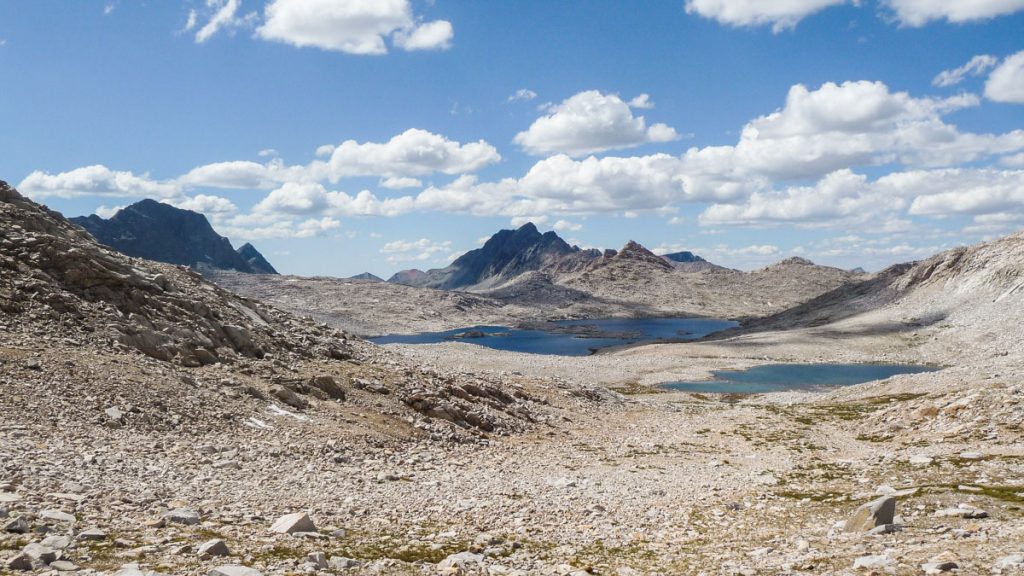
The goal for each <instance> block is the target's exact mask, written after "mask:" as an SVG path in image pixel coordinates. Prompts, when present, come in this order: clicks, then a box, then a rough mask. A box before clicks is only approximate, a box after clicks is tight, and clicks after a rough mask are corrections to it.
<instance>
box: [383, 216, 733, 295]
mask: <svg viewBox="0 0 1024 576" xmlns="http://www.w3.org/2000/svg"><path fill="white" fill-rule="evenodd" d="M609 259H617V261H623V260H631V261H639V260H646V261H647V262H648V263H649V264H652V265H654V266H655V267H660V268H663V269H666V270H668V269H672V268H673V266H676V265H681V266H682V267H685V268H686V269H687V270H693V271H695V270H701V269H709V268H718V266H716V265H714V264H712V263H710V262H708V261H707V260H705V259H703V258H701V257H700V256H697V255H696V254H694V253H693V252H675V253H672V254H666V255H664V256H657V255H655V254H654V253H652V252H651V251H649V250H647V249H646V248H644V247H643V246H641V245H640V244H638V243H636V242H633V241H630V242H629V243H627V244H626V246H624V247H623V248H622V250H604V251H601V250H595V249H589V250H584V249H581V248H579V247H578V246H570V245H569V243H568V242H566V241H565V240H563V239H562V238H560V237H559V236H558V234H557V233H555V232H553V231H552V232H545V233H543V234H542V233H541V232H540V231H539V230H538V229H537V226H535V225H534V224H533V223H532V222H529V223H526V224H524V225H522V226H521V227H520V228H518V229H516V230H501V231H500V232H498V233H497V234H495V235H493V236H491V238H490V239H488V240H487V242H485V243H484V245H483V247H481V248H477V249H475V250H470V251H469V252H466V253H465V254H463V255H462V256H460V257H459V258H457V259H456V260H455V261H454V262H452V263H451V265H449V266H447V267H445V268H438V269H433V270H428V271H426V272H424V271H422V270H416V269H412V270H403V271H401V272H398V273H397V274H395V275H394V276H392V277H391V278H390V279H389V280H388V282H393V283H397V284H406V285H409V286H418V287H424V288H436V289H439V290H488V289H493V288H498V287H500V286H502V285H503V284H505V283H507V282H510V281H512V280H514V279H515V278H517V277H519V276H521V275H522V274H524V273H527V272H548V273H552V274H567V273H572V272H578V271H581V270H585V269H587V268H588V267H591V266H594V265H600V264H599V263H600V262H602V261H603V260H609Z"/></svg>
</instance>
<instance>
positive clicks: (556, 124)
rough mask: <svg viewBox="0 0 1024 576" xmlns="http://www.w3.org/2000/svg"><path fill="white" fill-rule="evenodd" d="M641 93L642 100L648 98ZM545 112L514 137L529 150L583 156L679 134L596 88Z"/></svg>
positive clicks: (661, 139)
mask: <svg viewBox="0 0 1024 576" xmlns="http://www.w3.org/2000/svg"><path fill="white" fill-rule="evenodd" d="M644 96H645V97H644V98H642V99H641V100H640V102H641V103H642V104H646V103H647V102H648V100H647V98H646V95H644ZM548 112H549V113H548V114H547V115H545V116H542V117H540V118H538V119H537V120H535V121H534V122H533V124H532V125H531V126H530V128H529V129H527V130H526V131H524V132H520V133H519V134H517V135H516V137H515V139H514V142H515V143H516V144H518V145H520V146H521V147H522V148H523V149H524V150H525V151H527V152H529V153H530V154H536V155H545V154H567V155H569V156H586V155H588V154H593V153H597V152H604V151H607V150H618V149H623V148H632V147H634V146H639V145H641V144H646V143H649V142H669V141H672V140H676V139H678V138H679V134H677V133H676V131H675V130H674V129H673V128H671V127H669V126H667V125H665V124H653V125H651V126H648V125H647V121H646V119H645V118H644V117H643V116H634V115H633V111H632V110H631V109H630V105H629V104H627V103H626V102H623V101H622V99H621V98H619V96H617V95H615V94H602V93H601V92H599V91H597V90H588V91H586V92H580V93H579V94H576V95H574V96H572V97H570V98H568V99H567V100H565V101H564V102H562V103H561V104H557V105H554V106H551V107H550V108H549V109H548Z"/></svg>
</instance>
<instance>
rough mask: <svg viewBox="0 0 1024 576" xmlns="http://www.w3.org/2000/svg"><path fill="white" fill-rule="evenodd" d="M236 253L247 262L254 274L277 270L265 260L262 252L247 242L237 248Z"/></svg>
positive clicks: (269, 272) (270, 272) (273, 272)
mask: <svg viewBox="0 0 1024 576" xmlns="http://www.w3.org/2000/svg"><path fill="white" fill-rule="evenodd" d="M238 255H239V256H241V257H242V258H243V259H244V260H245V261H246V262H247V263H248V264H249V267H250V268H252V271H253V272H254V273H255V274H277V270H275V269H274V267H273V266H271V265H270V262H267V259H266V258H264V257H263V254H260V252H259V250H257V249H256V247H255V246H253V245H252V244H250V243H248V242H246V243H245V244H242V246H241V247H240V248H239V249H238Z"/></svg>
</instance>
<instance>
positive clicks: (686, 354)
mask: <svg viewBox="0 0 1024 576" xmlns="http://www.w3.org/2000/svg"><path fill="white" fill-rule="evenodd" d="M1022 242H1024V240H1022V238H1020V237H1010V238H1008V239H1004V240H1001V241H997V242H994V243H992V244H990V245H983V246H982V247H980V248H976V249H972V250H973V251H968V252H963V253H959V254H955V255H950V254H946V255H940V256H939V257H936V258H937V259H936V260H935V261H934V262H925V263H922V264H921V265H919V266H925V267H930V269H931V270H930V271H929V272H928V273H927V274H924V273H923V272H922V270H921V269H915V270H916V271H911V272H909V273H908V274H910V276H900V278H899V279H897V280H896V281H894V283H893V284H891V285H888V286H891V291H890V292H889V293H887V294H888V296H886V298H885V299H884V301H882V302H875V300H872V302H874V304H872V305H871V306H868V305H867V303H866V301H865V300H856V301H855V302H854V303H853V304H851V303H850V301H846V302H847V304H846V305H844V306H836V307H834V309H836V310H839V309H841V310H845V311H849V312H850V314H849V315H847V316H843V315H842V314H840V313H838V312H830V313H829V314H831V317H830V318H829V321H828V322H820V321H815V322H805V323H803V324H801V318H803V316H801V317H797V318H792V317H789V316H786V317H785V318H783V319H782V320H778V323H777V324H776V325H773V326H771V327H770V329H764V330H748V331H746V332H745V331H743V330H740V331H737V332H736V333H735V334H729V335H726V336H727V337H724V338H722V339H719V340H714V341H706V342H697V343H688V344H670V345H657V346H645V347H640V348H634V349H629V350H624V351H619V352H615V353H612V354H601V355H597V356H593V357H584V358H573V359H566V358H553V357H547V356H527V355H522V354H514V353H508V352H498V351H494V350H487V349H483V348H480V347H476V346H473V345H471V344H465V343H446V344H440V345H430V346H419V347H411V346H390V347H379V346H374V345H371V344H368V343H365V342H363V341H362V340H360V339H358V338H356V337H353V336H351V335H350V334H347V333H345V332H343V331H341V330H340V329H339V328H338V327H337V326H333V325H326V324H321V323H319V322H318V321H315V320H313V319H311V318H307V317H303V316H302V315H301V314H300V315H293V314H291V313H286V312H283V311H281V310H279V309H277V308H274V307H271V306H269V305H266V304H263V303H260V302H257V301H254V300H250V299H247V298H244V297H240V296H237V295H234V294H232V293H230V292H228V291H226V290H223V289H221V288H219V287H217V286H216V285H213V284H210V283H209V282H207V281H205V280H204V279H203V278H202V277H201V276H199V275H198V274H196V273H195V272H193V271H190V270H188V269H184V268H180V267H176V266H170V265H163V264H156V263H152V262H148V261H144V260H138V259H131V258H127V257H124V256H121V255H119V254H117V253H115V252H113V251H111V250H109V249H106V248H104V247H102V246H100V245H98V244H96V243H95V242H94V241H93V240H92V239H91V238H90V237H88V236H87V235H85V234H84V233H83V232H81V231H80V230H79V229H77V228H75V227H73V226H71V225H70V224H68V223H67V222H66V221H65V220H64V219H63V218H62V217H60V216H59V215H57V214H55V213H52V212H48V211H47V210H45V209H44V208H42V207H39V206H37V205H35V204H33V203H31V202H29V201H27V200H25V199H23V198H21V197H20V196H19V195H18V194H17V193H16V192H14V191H13V190H12V189H10V188H8V187H7V186H6V185H0V272H2V276H0V573H2V574H58V573H69V574H80V575H98V574H107V575H115V574H116V575H119V576H131V575H138V574H142V575H149V574H168V575H172V574H183V575H218V576H255V575H259V574H263V575H284V574H466V575H471V574H488V575H503V574H523V575H525V574H553V575H554V574H557V575H583V574H611V575H634V574H708V575H712V574H836V575H838V574H944V573H949V574H1022V573H1024V443H1022V435H1024V378H1022V374H1024V354H1022V352H1021V348H1020V345H1019V343H1020V342H1021V341H1022V339H1021V336H1022V335H1021V332H1020V330H1021V328H1020V326H1021V325H1022V324H1021V322H1020V320H1021V318H1020V310H1022V309H1024V307H1022V306H1021V293H1022V290H1020V289H1019V288H1018V287H1019V286H1020V284H1019V282H1020V281H1021V274H1020V271H1019V269H1020V266H1021V262H1022V261H1024V259H1022V258H1020V255H1021V254H1020V245H1021V243H1022ZM1014 263H1015V264H1014ZM1014 266H1016V268H1014ZM1014 270H1016V271H1017V272H1014ZM965 286H966V287H968V288H963V287H965ZM854 292H856V291H854ZM834 296H836V297H838V295H834ZM854 296H856V294H854ZM854 304H856V305H854ZM446 305H447V304H446ZM822 306H823V307H822V308H821V309H820V310H825V309H826V307H825V305H824V304H822ZM938 310H941V311H942V314H941V317H938V316H935V317H933V316H929V315H927V313H929V312H935V311H938ZM821 313H824V312H821ZM381 314H386V312H385V311H382V312H381ZM816 318H817V317H816ZM783 320H785V322H788V324H787V325H782V324H780V323H782V322H783ZM818 320H820V318H818ZM822 360H825V361H880V360H886V361H903V362H917V363H927V364H933V365H937V366H941V367H944V369H942V370H940V371H937V372H931V373H924V374H916V375H903V376H896V377H893V378H890V379H888V380H885V381H881V382H874V383H869V384H865V385H859V386H853V387H849V388H844V389H842V390H836V391H833V392H828V393H811V392H786V393H777V394H770V395H763V396H752V397H736V396H730V395H718V394H684V393H663V392H661V391H660V390H659V389H657V388H656V387H655V385H656V384H657V383H659V382H665V381H669V380H671V379H673V378H675V377H694V376H697V377H699V376H700V375H704V374H707V373H708V372H709V371H710V370H712V369H716V368H722V367H733V368H737V367H738V368H742V367H747V366H752V365H757V364H762V363H766V362H775V361H797V362H811V361H822Z"/></svg>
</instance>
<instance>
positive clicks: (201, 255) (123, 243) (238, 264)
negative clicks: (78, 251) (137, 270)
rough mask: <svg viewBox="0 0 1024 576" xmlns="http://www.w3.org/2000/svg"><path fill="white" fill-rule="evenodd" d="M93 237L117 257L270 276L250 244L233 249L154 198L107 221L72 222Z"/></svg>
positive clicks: (196, 220) (187, 213)
mask: <svg viewBox="0 0 1024 576" xmlns="http://www.w3.org/2000/svg"><path fill="white" fill-rule="evenodd" d="M71 222H73V223H75V224H78V225H79V226H81V227H82V228H85V229H86V230H87V231H88V232H89V233H90V234H92V235H93V237H94V238H96V239H97V240H99V241H100V242H102V243H103V244H106V245H107V246H110V247H111V248H114V249H115V250H117V251H118V252H121V253H122V254H126V255H128V256H135V257H138V258H146V259H148V260H156V261H157V262H166V263H168V264H181V265H184V266H191V267H196V266H198V265H200V264H203V265H208V266H212V267H214V268H220V269H225V270H238V271H239V272H249V273H255V274H276V273H277V271H276V270H274V268H273V266H271V265H270V263H269V262H267V260H266V259H265V258H264V257H263V255H262V254H260V253H259V252H258V251H257V250H256V248H254V247H253V246H252V245H251V244H246V245H245V246H242V248H240V249H239V250H238V251H236V250H235V249H234V248H233V247H232V246H231V242H230V241H229V240H228V239H227V238H224V237H223V236H221V235H219V234H217V233H216V232H215V231H214V230H213V227H212V226H210V222H209V221H208V220H207V219H206V217H205V216H203V215H202V214H199V213H197V212H193V211H191V210H183V209H181V208H175V207H174V206H171V205H169V204H163V203H161V202H157V201H155V200H141V201H139V202H136V203H135V204H132V205H130V206H127V207H125V208H122V209H121V210H118V211H117V213H116V214H114V215H113V216H111V217H110V218H109V219H103V218H100V217H99V216H97V215H95V214H93V215H91V216H82V217H78V218H72V219H71Z"/></svg>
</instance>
